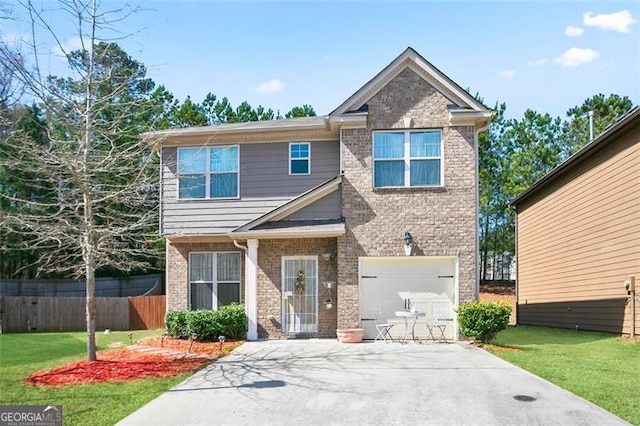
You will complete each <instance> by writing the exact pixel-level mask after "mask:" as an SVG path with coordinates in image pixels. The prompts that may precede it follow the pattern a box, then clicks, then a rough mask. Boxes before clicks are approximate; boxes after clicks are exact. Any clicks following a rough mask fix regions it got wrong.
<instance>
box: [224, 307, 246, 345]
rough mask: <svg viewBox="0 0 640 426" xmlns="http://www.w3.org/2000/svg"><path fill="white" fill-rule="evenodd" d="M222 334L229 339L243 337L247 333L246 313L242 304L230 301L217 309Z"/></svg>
mask: <svg viewBox="0 0 640 426" xmlns="http://www.w3.org/2000/svg"><path fill="white" fill-rule="evenodd" d="M217 314H218V322H219V323H220V325H221V332H222V335H223V336H225V337H227V338H229V339H244V338H245V336H246V334H247V325H248V324H247V315H246V314H245V312H244V306H243V305H239V304H237V303H232V304H230V305H227V306H223V307H221V308H220V309H218V311H217Z"/></svg>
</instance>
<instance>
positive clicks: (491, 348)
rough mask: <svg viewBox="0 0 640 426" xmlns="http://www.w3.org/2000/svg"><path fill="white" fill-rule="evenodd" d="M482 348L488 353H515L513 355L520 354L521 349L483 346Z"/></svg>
mask: <svg viewBox="0 0 640 426" xmlns="http://www.w3.org/2000/svg"><path fill="white" fill-rule="evenodd" d="M484 348H485V349H486V350H488V351H489V352H515V353H520V352H522V349H520V348H512V347H510V346H496V345H484Z"/></svg>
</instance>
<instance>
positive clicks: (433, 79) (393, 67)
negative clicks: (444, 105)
mask: <svg viewBox="0 0 640 426" xmlns="http://www.w3.org/2000/svg"><path fill="white" fill-rule="evenodd" d="M406 68H410V69H411V70H413V71H414V72H416V73H417V74H418V75H419V76H421V77H422V78H423V79H425V80H426V81H427V82H429V83H430V84H431V85H432V86H434V87H436V88H437V89H438V90H439V91H440V92H441V93H442V94H443V95H444V96H446V97H447V98H448V99H450V100H451V101H452V102H454V103H455V104H456V105H457V106H458V108H457V109H458V110H460V109H463V110H465V109H466V110H467V111H473V112H487V113H489V117H490V110H489V109H488V108H486V107H485V106H484V105H482V104H481V103H480V102H478V100H476V99H475V98H474V97H473V96H471V95H470V94H469V93H468V92H467V91H466V90H464V89H463V88H462V87H460V86H458V84H456V83H455V82H454V81H453V80H451V79H450V78H449V77H447V76H446V75H444V74H443V73H442V72H441V71H440V70H439V69H437V68H436V67H434V66H433V65H432V64H431V63H430V62H429V61H427V60H426V59H425V58H423V57H422V56H421V55H420V54H419V53H418V52H416V51H415V50H413V48H411V47H407V49H406V50H405V51H404V52H402V53H401V54H400V56H398V57H397V58H396V59H394V60H393V61H392V62H391V63H390V64H389V65H387V66H386V67H385V68H384V69H383V70H382V71H380V72H379V73H378V74H377V75H376V76H375V77H373V78H372V79H371V80H369V81H368V82H367V83H366V84H365V85H364V86H362V87H361V88H360V89H359V90H358V91H357V92H355V93H354V94H353V95H351V96H350V97H349V99H347V100H346V101H344V102H343V103H342V104H341V105H340V106H338V108H336V109H335V110H334V111H333V112H332V113H331V114H329V116H330V117H332V116H340V115H342V114H348V113H352V112H355V111H361V110H362V108H363V107H364V105H365V104H366V103H367V101H368V100H369V99H371V98H372V97H373V96H374V95H375V94H376V93H378V92H379V91H380V90H381V89H382V88H383V87H384V86H386V85H387V83H389V82H390V81H391V80H392V79H393V78H395V77H396V76H397V75H398V74H400V73H401V72H402V71H404V70H405V69H406Z"/></svg>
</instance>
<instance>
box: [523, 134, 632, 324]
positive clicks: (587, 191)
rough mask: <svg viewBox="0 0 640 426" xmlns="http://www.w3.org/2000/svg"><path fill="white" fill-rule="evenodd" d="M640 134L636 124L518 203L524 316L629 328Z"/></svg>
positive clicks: (534, 319)
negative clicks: (626, 285) (627, 283)
mask: <svg viewBox="0 0 640 426" xmlns="http://www.w3.org/2000/svg"><path fill="white" fill-rule="evenodd" d="M639 141H640V127H637V126H636V127H635V128H634V129H632V130H631V131H630V132H629V133H626V134H624V135H623V136H622V137H621V138H620V139H618V140H612V141H609V143H608V146H606V147H605V148H603V149H602V151H600V152H599V153H597V154H596V155H594V156H593V157H591V158H588V159H586V160H585V161H583V162H582V163H580V164H579V165H577V166H576V167H574V168H573V169H572V170H570V171H569V172H568V173H567V175H565V176H563V177H561V178H559V179H558V180H557V181H556V182H555V183H553V184H551V185H548V186H547V187H546V188H544V189H542V190H541V191H540V193H539V194H536V195H534V196H533V197H532V198H531V199H529V200H526V201H523V202H522V203H520V204H518V225H517V226H518V247H517V255H518V305H519V310H518V322H519V323H521V324H534V325H548V326H557V327H567V328H575V327H577V328H581V329H591V330H602V331H610V332H622V333H629V332H630V328H631V327H630V325H631V315H630V313H629V307H628V306H625V305H624V301H625V300H626V297H627V296H626V292H625V291H624V288H623V287H622V283H623V281H624V280H625V279H627V278H628V277H630V276H636V277H637V278H638V279H640V142H639ZM636 324H637V325H636V328H637V329H640V321H638V320H636Z"/></svg>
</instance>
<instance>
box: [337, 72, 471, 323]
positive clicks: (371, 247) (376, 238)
mask: <svg viewBox="0 0 640 426" xmlns="http://www.w3.org/2000/svg"><path fill="white" fill-rule="evenodd" d="M448 104H451V101H450V100H448V99H447V98H445V97H444V96H443V95H442V94H440V93H439V92H438V91H436V90H435V89H434V88H433V87H432V86H431V85H430V84H428V83H427V82H426V81H424V80H423V79H422V78H420V77H419V76H418V75H417V74H415V73H414V72H413V71H412V70H410V69H405V70H404V71H402V72H401V73H400V74H399V75H398V76H397V77H395V78H394V80H392V81H391V82H390V83H389V84H387V85H386V86H385V87H384V88H383V89H382V90H381V91H380V92H378V93H377V94H376V95H375V96H374V97H373V98H372V99H371V100H370V101H369V102H368V106H369V113H368V118H367V127H366V128H361V129H343V130H342V141H343V144H342V146H341V149H342V159H343V164H342V168H343V170H344V179H343V183H342V207H343V209H342V210H343V215H344V217H345V220H346V228H347V232H346V235H345V236H344V237H340V238H338V306H339V312H338V327H340V328H341V327H353V326H356V325H357V324H358V321H359V308H358V307H359V305H358V298H359V291H358V257H359V256H404V241H403V239H402V237H403V235H404V232H405V231H409V232H410V233H411V235H412V237H413V240H414V244H415V245H416V249H415V250H414V252H415V254H416V255H424V256H458V258H459V283H460V301H461V302H462V301H466V300H472V299H473V298H474V297H475V288H476V255H475V253H476V247H475V245H476V208H475V206H476V174H475V167H476V166H475V162H476V160H475V147H474V127H473V126H463V127H449V126H448V119H449V115H448V112H447V105H448ZM404 117H411V118H412V128H414V129H425V128H435V129H441V130H442V137H443V147H444V149H443V154H444V164H443V167H444V187H442V188H394V189H375V190H374V189H373V182H372V166H373V164H372V132H373V131H374V130H378V129H403V128H404V120H403V118H404Z"/></svg>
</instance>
